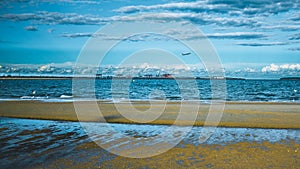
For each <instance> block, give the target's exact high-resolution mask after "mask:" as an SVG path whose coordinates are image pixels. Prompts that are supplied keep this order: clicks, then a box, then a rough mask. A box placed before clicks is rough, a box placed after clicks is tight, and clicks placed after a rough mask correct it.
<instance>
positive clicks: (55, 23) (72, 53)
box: [0, 0, 300, 71]
mask: <svg viewBox="0 0 300 169" xmlns="http://www.w3.org/2000/svg"><path fill="white" fill-rule="evenodd" d="M0 9H1V10H0V27H1V29H0V64H50V63H65V62H75V61H76V59H77V56H78V54H79V52H80V50H81V48H82V47H83V46H84V44H85V43H86V41H87V40H88V39H89V38H91V37H93V34H94V33H95V32H96V31H97V30H98V29H99V28H101V27H102V26H103V25H105V24H108V23H110V22H112V21H125V22H133V21H138V20H140V21H145V20H155V21H159V22H166V23H168V22H174V21H176V22H179V23H181V22H182V23H184V22H185V21H188V22H191V23H192V24H194V25H196V27H198V28H199V29H200V30H201V31H202V32H203V33H204V34H205V35H206V36H207V37H208V38H209V40H210V41H211V42H212V44H213V45H214V47H215V48H216V51H217V53H218V54H219V56H220V60H221V62H222V64H224V65H225V67H226V66H227V67H237V68H238V67H240V68H246V67H251V66H252V67H256V66H262V67H264V66H270V65H271V64H275V65H277V66H279V67H280V66H281V65H286V64H288V65H298V64H299V63H300V1H299V0H289V1H279V0H244V1H241V0H227V1H223V0H200V1H189V0H188V1H177V0H175V1H174V0H172V1H168V0H161V1H156V0H151V1H128V0H115V1H114V0H109V1H108V0H107V1H106V0H103V1H91V0H84V1H82V0H79V1H72V0H59V1H48V0H41V1H31V0H25V1H18V0H15V1H1V2H0ZM191 36H192V34H191V33H190V34H189V33H188V32H185V33H183V34H182V38H187V39H188V38H191ZM147 43H151V42H147ZM127 45H128V47H127V48H130V46H132V43H128V44H127ZM164 45H168V43H166V44H164ZM164 45H162V47H164ZM137 46H141V47H142V46H143V45H137ZM124 52H125V53H126V47H124V48H122V50H119V51H116V52H115V53H114V55H110V56H109V57H110V58H108V59H107V63H108V64H112V63H114V61H116V60H117V59H118V57H117V55H120V53H124ZM176 52H178V53H180V52H181V51H179V50H178V51H176ZM146 53H147V52H146ZM148 55H149V57H151V54H149V52H148ZM187 60H189V58H187ZM190 63H193V59H192V56H191V60H190ZM283 67H284V66H283ZM285 67H286V66H285ZM293 68H294V67H293ZM296 68H297V69H296V71H300V67H299V69H298V67H297V66H296Z"/></svg>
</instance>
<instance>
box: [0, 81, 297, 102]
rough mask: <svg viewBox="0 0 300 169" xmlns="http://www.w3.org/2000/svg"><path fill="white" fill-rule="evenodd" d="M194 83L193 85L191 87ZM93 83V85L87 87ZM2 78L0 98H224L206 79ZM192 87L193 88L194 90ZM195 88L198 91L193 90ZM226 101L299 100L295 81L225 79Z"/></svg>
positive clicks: (118, 99)
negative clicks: (74, 84) (73, 84)
mask: <svg viewBox="0 0 300 169" xmlns="http://www.w3.org/2000/svg"><path fill="white" fill-rule="evenodd" d="M195 82H196V87H195V86H193V84H195ZM91 84H94V86H95V87H91ZM76 85H78V86H77V87H76V89H77V91H76V92H75V93H76V94H74V91H73V89H72V87H73V86H72V79H2V80H0V88H1V90H0V99H1V100H42V101H54V102H68V101H73V100H90V99H94V98H96V99H98V100H108V101H120V100H168V101H173V100H174V101H180V100H200V101H203V102H206V101H208V102H209V101H210V100H218V99H224V98H222V97H218V95H212V91H211V83H210V81H209V80H202V79H198V80H189V79H179V80H174V79H114V80H112V79H96V80H95V79H92V80H91V79H81V80H77V81H76ZM195 88H196V89H195ZM195 91H198V93H195ZM221 92H223V93H224V92H225V94H226V99H225V100H226V101H241V102H248V101H251V102H299V101H300V81H299V80H261V79H259V80H227V81H226V91H221Z"/></svg>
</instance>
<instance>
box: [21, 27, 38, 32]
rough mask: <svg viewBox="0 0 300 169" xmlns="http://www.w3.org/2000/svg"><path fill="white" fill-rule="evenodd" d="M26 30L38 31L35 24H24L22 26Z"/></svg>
mask: <svg viewBox="0 0 300 169" xmlns="http://www.w3.org/2000/svg"><path fill="white" fill-rule="evenodd" d="M24 29H25V30H27V31H38V28H37V27H36V26H26V27H24Z"/></svg>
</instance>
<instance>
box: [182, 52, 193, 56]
mask: <svg viewBox="0 0 300 169" xmlns="http://www.w3.org/2000/svg"><path fill="white" fill-rule="evenodd" d="M190 54H191V52H185V53H181V55H182V56H186V55H190Z"/></svg>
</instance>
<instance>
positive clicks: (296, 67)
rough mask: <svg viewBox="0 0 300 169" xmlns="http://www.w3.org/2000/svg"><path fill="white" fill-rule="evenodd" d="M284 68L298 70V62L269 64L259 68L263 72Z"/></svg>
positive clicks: (283, 69)
mask: <svg viewBox="0 0 300 169" xmlns="http://www.w3.org/2000/svg"><path fill="white" fill-rule="evenodd" d="M286 70H292V71H300V64H282V65H276V64H271V65H268V66H265V67H263V68H262V69H261V71H262V72H263V73H266V72H278V71H286Z"/></svg>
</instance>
